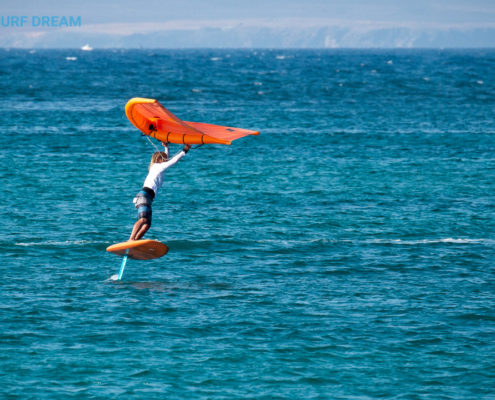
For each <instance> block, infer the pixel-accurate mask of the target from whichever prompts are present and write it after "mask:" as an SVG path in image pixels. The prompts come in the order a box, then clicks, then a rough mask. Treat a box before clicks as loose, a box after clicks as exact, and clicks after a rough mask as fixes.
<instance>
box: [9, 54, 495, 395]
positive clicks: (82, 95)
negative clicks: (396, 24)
mask: <svg viewBox="0 0 495 400" xmlns="http://www.w3.org/2000/svg"><path fill="white" fill-rule="evenodd" d="M67 57H75V58H77V59H75V60H74V59H69V60H68V59H67ZM494 67H495V52H494V51H469V52H467V51H440V50H438V51H344V50H340V51H309V50H308V51H290V50H283V51H282V50H280V51H275V50H274V51H268V50H257V51H235V50H215V51H208V50H203V51H192V50H191V51H157V50H153V51H149V50H142V51H127V52H123V51H97V50H95V51H93V52H82V51H78V50H61V51H48V50H45V51H42V50H38V51H36V52H35V53H32V52H29V51H20V50H11V51H6V50H0V76H1V77H2V79H1V81H0V88H1V90H0V93H1V94H0V102H1V108H2V113H1V117H0V130H1V135H0V141H1V143H0V157H1V158H0V159H1V169H0V182H1V185H2V189H3V200H2V205H3V206H2V207H1V213H2V214H1V217H2V225H1V226H2V229H1V231H0V250H1V259H0V276H1V290H0V397H4V398H22V399H39V398H45V399H53V398H64V399H65V398H115V397H117V396H121V397H123V398H136V399H137V398H150V399H162V398H167V399H184V398H191V399H193V398H194V399H245V398H252V399H310V398H314V399H332V398H342V399H344V398H345V399H350V398H352V399H374V398H394V399H467V398H472V399H492V398H494V396H495V389H494V387H495V345H494V342H495V312H494V307H495V275H494V271H495V270H494V266H493V261H494V259H495V251H494V249H495V218H494V211H495V199H494V195H495V156H494V150H495V128H494V112H495V107H494V105H495V103H494V100H495V92H494V89H495V78H494V76H495V74H494ZM132 97H150V98H156V99H158V100H159V101H160V102H162V103H163V104H164V105H165V106H166V107H168V108H169V109H170V110H171V111H172V112H174V113H175V114H176V115H178V116H179V117H181V118H183V119H184V120H191V121H201V122H209V123H216V124H225V125H231V126H239V127H243V128H248V129H257V130H260V131H261V135H260V136H259V137H248V138H244V139H240V140H238V141H236V142H234V144H233V145H232V146H231V147H228V146H203V147H201V148H200V149H198V150H194V151H191V152H190V153H189V154H188V155H187V156H186V158H185V159H184V160H183V161H181V162H180V163H179V164H178V165H176V166H175V167H173V168H172V169H170V170H169V171H167V176H166V178H167V181H166V184H165V185H164V188H163V190H162V192H160V193H159V195H158V197H157V199H156V200H155V202H154V208H153V218H154V222H153V226H152V228H151V230H150V231H149V234H148V235H147V237H149V238H153V239H157V240H160V241H162V242H164V243H166V244H168V245H169V246H170V252H169V254H168V255H167V256H165V257H164V258H162V259H158V260H153V261H148V262H138V261H132V260H131V261H129V262H128V265H127V267H126V271H125V273H124V278H123V281H122V282H114V281H111V280H109V278H110V277H111V276H112V275H114V274H117V272H118V270H119V267H120V260H121V259H120V258H118V257H116V256H114V255H112V254H109V253H107V252H105V249H106V247H107V246H109V245H110V244H112V243H115V242H120V241H124V240H126V239H127V238H128V236H129V234H130V230H131V228H132V225H133V223H134V222H135V219H136V211H135V209H134V207H133V204H132V199H133V197H134V195H135V194H136V192H137V191H138V190H139V189H140V187H141V185H142V183H143V181H144V178H145V177H146V172H147V165H148V163H149V159H150V157H151V154H152V152H153V148H152V147H151V146H150V144H149V143H148V142H147V141H146V140H145V139H144V138H142V137H140V134H139V132H138V131H137V130H136V129H135V128H133V127H132V125H131V124H130V123H129V122H128V120H127V119H126V117H125V114H124V106H125V104H126V102H127V100H129V99H130V98H132ZM179 148H180V147H179V146H175V147H173V149H172V151H173V152H175V151H178V150H179Z"/></svg>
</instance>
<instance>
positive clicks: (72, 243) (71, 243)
mask: <svg viewBox="0 0 495 400" xmlns="http://www.w3.org/2000/svg"><path fill="white" fill-rule="evenodd" d="M102 243H110V242H109V241H101V240H75V241H71V240H67V241H65V242H55V241H48V242H32V243H14V245H16V246H82V245H87V244H102Z"/></svg>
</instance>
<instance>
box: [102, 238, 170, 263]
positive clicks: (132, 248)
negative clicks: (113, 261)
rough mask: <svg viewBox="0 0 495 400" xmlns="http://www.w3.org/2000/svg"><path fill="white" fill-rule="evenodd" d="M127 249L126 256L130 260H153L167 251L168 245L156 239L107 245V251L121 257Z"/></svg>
mask: <svg viewBox="0 0 495 400" xmlns="http://www.w3.org/2000/svg"><path fill="white" fill-rule="evenodd" d="M127 249H129V254H128V255H127V256H128V257H129V258H130V259H132V260H153V259H155V258H160V257H163V256H164V255H165V254H167V253H168V246H167V245H165V244H163V243H160V242H157V241H156V240H133V241H130V242H122V243H117V244H114V245H112V246H110V247H108V248H107V251H109V252H110V253H113V254H117V255H118V256H121V257H123V256H125V253H126V250H127Z"/></svg>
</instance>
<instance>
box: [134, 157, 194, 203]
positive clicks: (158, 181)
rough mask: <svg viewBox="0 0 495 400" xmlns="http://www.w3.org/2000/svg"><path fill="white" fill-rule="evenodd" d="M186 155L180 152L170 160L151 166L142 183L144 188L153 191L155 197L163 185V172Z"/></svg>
mask: <svg viewBox="0 0 495 400" xmlns="http://www.w3.org/2000/svg"><path fill="white" fill-rule="evenodd" d="M185 155H186V152H185V151H184V150H182V151H181V152H180V153H179V154H177V155H176V156H174V157H172V158H171V159H170V160H168V161H166V162H162V163H155V164H153V165H152V166H151V168H150V172H149V174H148V176H147V177H146V180H145V181H144V185H143V186H144V187H147V188H150V189H153V191H154V192H155V196H156V195H157V194H158V191H159V190H160V188H161V187H162V185H163V176H164V175H165V171H166V170H167V169H169V168H170V167H171V166H172V165H174V164H176V163H177V162H178V161H179V160H180V159H181V158H182V157H184V156H185Z"/></svg>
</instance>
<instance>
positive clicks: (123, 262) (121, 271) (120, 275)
mask: <svg viewBox="0 0 495 400" xmlns="http://www.w3.org/2000/svg"><path fill="white" fill-rule="evenodd" d="M128 254H129V249H127V250H126V251H125V256H124V259H123V260H122V266H121V267H120V272H119V277H118V278H117V280H118V281H120V280H121V279H122V274H123V273H124V268H125V263H126V262H127V255H128Z"/></svg>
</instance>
